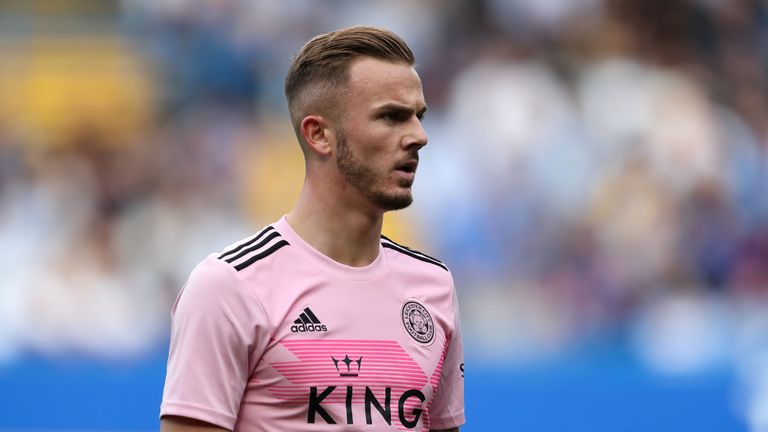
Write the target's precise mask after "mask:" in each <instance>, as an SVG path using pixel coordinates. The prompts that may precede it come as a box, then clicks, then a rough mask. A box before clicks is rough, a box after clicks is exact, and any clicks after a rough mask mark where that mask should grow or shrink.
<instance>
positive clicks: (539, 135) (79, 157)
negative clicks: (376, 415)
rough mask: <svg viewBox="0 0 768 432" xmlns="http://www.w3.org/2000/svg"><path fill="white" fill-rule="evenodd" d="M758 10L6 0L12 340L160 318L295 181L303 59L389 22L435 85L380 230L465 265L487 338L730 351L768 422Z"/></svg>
mask: <svg viewBox="0 0 768 432" xmlns="http://www.w3.org/2000/svg"><path fill="white" fill-rule="evenodd" d="M63 4H64V5H63ZM30 5H32V6H30ZM767 17H768V6H767V5H766V4H765V2H762V1H759V0H753V1H750V0H739V1H736V0H730V1H723V2H707V1H703V0H702V1H694V2H690V1H683V0H675V1H672V2H668V1H661V0H653V1H643V0H610V1H609V0H602V1H601V0H581V1H578V2H573V1H564V0H548V1H546V2H526V1H514V0H486V1H453V2H448V1H438V0H432V1H425V2H411V1H392V0H389V1H370V2H356V1H347V0H344V1H342V0H338V1H327V2H318V1H310V0H304V1H289V2H272V1H267V0H259V1H256V0H254V1H247V2H245V1H242V2H241V1H234V0H217V1H213V0H199V1H193V0H163V1H149V0H124V1H122V2H117V1H107V2H103V1H87V0H80V1H69V2H64V3H58V2H56V1H43V0H35V1H32V2H24V1H7V2H3V3H1V4H0V274H2V275H3V276H4V277H3V280H2V285H0V362H2V361H3V359H5V361H10V360H12V359H13V358H14V357H15V356H16V355H18V354H20V353H23V352H25V351H29V350H32V351H35V352H41V353H45V354H51V355H59V354H66V353H71V352H85V353H88V354H91V355H96V356H118V357H119V356H126V355H129V356H130V355H141V354H142V352H144V351H146V350H150V349H154V348H156V346H157V344H158V343H163V341H164V340H165V338H166V337H167V331H168V314H169V310H170V307H171V304H172V302H173V300H174V299H175V295H176V293H177V292H178V290H179V289H180V288H181V286H182V285H183V283H184V281H185V279H186V276H187V274H188V273H189V271H190V270H191V269H192V267H193V266H194V264H195V263H196V262H197V261H199V260H200V259H201V258H202V257H204V256H205V255H206V254H207V253H209V252H213V251H215V250H218V249H219V248H221V247H223V246H224V245H227V244H230V243H231V242H232V241H234V240H236V239H238V238H242V237H244V236H246V235H248V234H249V233H251V232H253V231H254V230H256V229H258V227H260V226H262V225H263V224H266V223H270V222H271V221H273V220H275V219H277V218H278V217H280V215H282V214H283V213H285V212H287V211H288V210H289V209H290V206H291V204H292V202H293V199H294V198H295V197H296V195H297V193H298V188H299V186H300V184H301V180H302V175H303V162H302V160H301V155H300V152H299V150H298V146H297V144H296V143H295V141H294V137H293V135H292V131H291V128H290V125H289V124H288V117H287V114H286V112H285V106H284V102H283V96H282V79H283V77H284V74H285V71H286V69H287V67H288V64H289V62H290V58H291V56H292V55H293V54H294V53H295V52H296V50H297V49H298V48H299V47H300V46H301V44H302V43H303V42H304V41H306V40H307V39H308V38H309V37H311V36H313V35H315V34H318V33H320V32H325V31H329V30H332V29H335V28H339V27H343V26H348V25H353V24H373V25H383V26H386V27H389V28H391V29H392V30H394V31H396V32H398V33H400V34H401V35H402V36H404V38H405V39H406V40H407V41H408V42H409V44H411V46H412V47H413V48H414V50H415V51H416V55H417V58H418V64H417V69H418V70H419V72H420V74H421V77H422V80H423V82H424V85H425V93H426V97H427V102H428V104H429V113H428V115H427V118H426V120H425V127H426V129H427V132H428V133H429V135H430V144H429V145H428V146H427V147H426V148H425V149H424V150H423V153H422V164H421V166H420V170H419V178H418V181H417V183H416V189H415V194H416V202H415V204H414V205H413V207H412V208H410V209H408V210H407V211H404V212H399V213H396V214H393V215H391V216H390V217H389V218H388V219H387V226H386V232H387V233H388V234H390V235H392V236H394V237H395V238H397V239H398V240H399V241H400V242H403V243H406V244H411V245H413V246H414V247H416V248H418V249H422V250H424V251H426V252H427V253H430V254H432V255H434V256H437V257H439V258H441V259H442V260H444V261H446V262H447V263H448V264H449V266H450V267H451V268H452V271H453V273H454V277H455V279H456V282H457V288H458V290H459V294H460V296H461V298H462V316H463V323H464V327H465V329H464V334H465V339H466V341H465V344H466V345H467V347H468V352H469V353H471V356H473V358H476V359H478V361H490V362H500V363H510V364H516V363H519V362H523V363H524V362H535V361H538V360H540V359H545V358H550V357H553V356H557V355H560V354H562V353H564V352H567V351H568V350H570V349H572V348H573V347H575V346H579V345H580V344H582V343H585V341H588V340H594V339H595V338H598V339H599V338H602V337H605V338H610V337H615V335H616V334H619V335H620V337H621V338H623V339H624V340H626V341H627V343H628V345H629V346H631V347H632V349H633V350H636V353H637V357H638V358H639V359H640V361H642V362H644V363H645V364H647V366H648V367H649V368H651V369H652V370H654V371H657V372H658V373H659V374H669V375H681V374H683V375H684V374H696V373H699V372H702V371H706V370H710V369H712V368H723V367H726V368H734V369H735V370H737V371H738V372H739V374H740V376H742V377H743V380H742V381H743V391H744V394H743V395H741V396H739V397H743V398H744V400H745V401H747V402H745V403H744V404H743V405H744V406H743V409H744V416H745V417H746V418H748V419H749V421H750V424H751V427H752V430H754V431H768V366H767V365H768V362H766V358H768V321H766V319H765V317H766V316H768V18H767Z"/></svg>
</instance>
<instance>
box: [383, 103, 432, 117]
mask: <svg viewBox="0 0 768 432" xmlns="http://www.w3.org/2000/svg"><path fill="white" fill-rule="evenodd" d="M375 111H376V112H379V113H380V112H385V111H395V112H407V113H409V114H410V113H412V112H414V110H413V108H411V107H409V106H407V105H400V104H398V103H395V102H389V103H385V104H384V105H381V106H378V107H376V108H375ZM426 112H427V106H426V105H424V106H423V107H422V108H421V109H420V110H418V111H416V115H417V116H419V117H421V116H423V115H424V113H426Z"/></svg>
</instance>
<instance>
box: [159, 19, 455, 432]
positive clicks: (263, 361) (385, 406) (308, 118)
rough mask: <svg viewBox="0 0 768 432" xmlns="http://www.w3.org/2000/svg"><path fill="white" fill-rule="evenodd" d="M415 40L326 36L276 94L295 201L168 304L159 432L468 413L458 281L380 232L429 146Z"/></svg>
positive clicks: (206, 264)
mask: <svg viewBox="0 0 768 432" xmlns="http://www.w3.org/2000/svg"><path fill="white" fill-rule="evenodd" d="M413 63H414V57H413V54H412V52H411V50H410V49H409V48H408V46H407V45H406V44H405V42H403V41H402V40H401V39H400V38H399V37H398V36H396V35H395V34H393V33H392V32H389V31H387V30H383V29H378V28H371V27H353V28H349V29H344V30H339V31H336V32H332V33H328V34H324V35H320V36H318V37H316V38H314V39H312V40H311V41H310V42H308V43H307V44H306V45H305V46H304V47H303V48H302V49H301V51H300V52H299V53H298V55H297V56H296V58H295V59H294V61H293V63H292V65H291V68H290V71H289V72H288V76H287V78H286V84H285V91H286V96H287V98H288V106H289V110H290V113H291V120H292V122H293V125H294V129H295V131H296V135H297V137H298V140H299V143H300V144H301V149H302V151H303V153H304V157H305V160H306V177H305V182H304V185H303V188H302V191H301V194H300V196H299V199H298V202H297V203H296V205H295V207H294V208H293V210H291V212H290V213H289V214H288V215H287V216H285V217H283V218H282V219H280V220H279V221H277V222H276V223H274V224H272V225H270V226H268V227H266V228H265V229H263V230H262V231H260V232H259V233H257V234H256V235H254V236H253V237H250V238H248V239H246V240H244V241H242V242H239V243H236V244H234V245H233V246H231V247H229V248H227V249H225V250H224V251H223V252H222V253H219V254H215V255H211V256H209V257H208V258H207V259H206V260H204V261H203V262H202V263H200V264H199V265H198V266H197V268H196V269H195V270H194V271H193V272H192V274H191V276H190V279H189V281H188V282H187V284H186V285H185V287H184V289H183V290H182V292H181V294H180V295H179V299H178V300H177V302H176V305H175V306H174V311H173V326H172V332H171V333H172V335H171V349H170V356H169V360H168V372H167V376H166V383H165V390H164V394H163V404H162V407H161V429H162V430H163V431H221V430H235V431H305V430H306V431H337V430H338V431H341V430H364V431H368V430H420V431H426V430H452V431H457V430H458V427H459V426H460V425H461V424H463V423H464V384H463V374H464V365H463V349H462V343H461V331H460V326H459V318H458V306H457V301H456V294H455V292H454V288H453V280H452V278H451V275H450V273H449V272H448V269H447V268H446V267H445V265H444V264H443V263H441V262H440V261H438V260H436V259H434V258H432V257H429V256H427V255H425V254H423V253H420V252H417V251H414V250H412V249H409V248H406V247H405V246H401V245H399V244H397V243H395V242H393V241H391V240H389V239H388V238H386V237H383V236H381V226H382V220H383V215H384V213H385V212H386V211H389V210H397V209H402V208H404V207H406V206H408V205H409V204H410V203H411V201H412V195H411V186H412V184H413V181H414V175H415V173H416V168H417V165H418V161H419V154H418V151H419V150H420V149H421V148H422V147H424V146H425V145H426V144H427V135H426V133H425V132H424V129H423V128H422V125H421V118H422V116H423V115H424V112H425V111H426V104H425V102H424V96H423V93H422V88H421V82H420V80H419V77H418V75H417V73H416V71H415V70H414V68H413Z"/></svg>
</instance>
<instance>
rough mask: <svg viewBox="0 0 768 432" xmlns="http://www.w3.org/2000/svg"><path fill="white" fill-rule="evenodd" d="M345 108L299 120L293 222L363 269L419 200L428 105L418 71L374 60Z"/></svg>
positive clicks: (169, 424) (172, 428) (194, 431)
mask: <svg viewBox="0 0 768 432" xmlns="http://www.w3.org/2000/svg"><path fill="white" fill-rule="evenodd" d="M339 105H340V106H339V107H337V108H336V109H340V110H341V112H331V111H330V110H329V111H328V112H318V113H315V114H309V115H306V116H305V117H304V119H303V120H302V121H301V126H300V132H301V134H302V136H303V138H304V141H305V146H304V147H305V148H304V154H305V157H306V177H305V179H304V185H303V187H302V191H301V194H300V196H299V199H298V201H297V203H296V205H295V207H294V208H293V210H291V212H290V213H289V214H288V223H289V224H290V225H291V227H292V228H293V229H294V230H295V231H296V232H297V233H298V234H299V235H300V236H301V237H302V238H303V239H304V240H305V241H306V242H307V243H309V244H310V245H311V246H312V247H314V248H315V249H317V250H318V251H320V252H322V253H323V254H325V255H326V256H328V257H330V258H332V259H334V260H336V261H337V262H340V263H342V264H346V265H349V266H357V267H359V266H365V265H368V264H370V263H372V262H373V261H374V260H375V259H376V258H377V256H378V253H379V238H380V235H381V226H382V222H383V218H384V213H385V212H387V211H390V210H395V209H399V208H403V207H406V206H407V205H409V204H410V203H411V201H412V200H413V197H412V191H411V186H412V185H413V181H414V175H415V168H416V167H415V164H416V163H417V161H418V151H419V150H420V149H421V148H423V147H424V146H425V145H426V144H427V140H428V138H427V134H426V132H425V131H424V128H423V127H422V125H421V118H422V116H423V115H424V112H425V111H426V109H427V107H426V103H425V101H424V94H423V91H422V87H421V80H420V79H419V76H418V74H417V73H416V71H415V70H414V69H413V67H411V66H409V65H407V64H402V63H391V62H386V61H382V60H377V59H373V58H369V57H363V58H359V59H356V60H355V61H353V62H352V64H351V65H350V78H349V82H348V84H347V89H346V92H344V94H343V95H342V97H341V103H340V104H339ZM334 119H335V120H334ZM407 163H410V166H408V168H407V169H406V170H402V169H399V168H403V166H404V164H407ZM408 171H413V172H408ZM160 430H161V432H221V431H225V429H221V428H218V427H216V426H213V425H210V424H208V423H204V422H200V421H197V420H192V419H187V418H183V417H173V416H167V417H163V419H161V421H160ZM458 430H459V429H458V428H454V429H448V430H445V431H444V432H458ZM433 432H438V431H435V430H433Z"/></svg>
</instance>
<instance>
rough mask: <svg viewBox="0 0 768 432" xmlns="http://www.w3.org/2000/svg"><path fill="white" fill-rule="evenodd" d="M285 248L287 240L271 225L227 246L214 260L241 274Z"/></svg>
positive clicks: (287, 244)
mask: <svg viewBox="0 0 768 432" xmlns="http://www.w3.org/2000/svg"><path fill="white" fill-rule="evenodd" d="M285 246H290V243H288V240H286V239H285V238H284V237H283V236H282V235H281V234H280V232H279V231H278V230H277V229H275V227H274V226H273V225H267V226H266V227H265V228H263V229H262V230H261V231H259V232H258V233H256V234H254V235H252V236H250V237H247V238H245V239H243V240H240V241H239V242H236V243H233V244H231V245H229V246H227V247H226V248H224V250H223V251H221V252H219V253H217V254H216V258H217V259H218V260H220V261H222V262H225V263H227V264H229V265H230V266H232V267H233V268H234V269H235V270H236V271H238V272H241V271H243V270H245V269H247V268H251V267H253V266H254V264H256V263H257V262H260V261H265V260H266V259H267V258H269V257H271V256H274V255H275V253H276V252H277V251H278V250H280V249H282V248H283V247H285Z"/></svg>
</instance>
